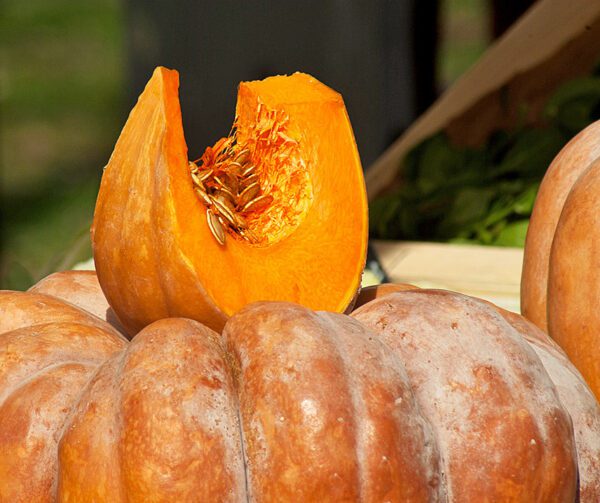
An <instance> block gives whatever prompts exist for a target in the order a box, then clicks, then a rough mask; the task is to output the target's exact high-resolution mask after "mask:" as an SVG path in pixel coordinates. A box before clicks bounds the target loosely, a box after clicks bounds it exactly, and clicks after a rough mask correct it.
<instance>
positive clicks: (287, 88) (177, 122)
mask: <svg viewBox="0 0 600 503" xmlns="http://www.w3.org/2000/svg"><path fill="white" fill-rule="evenodd" d="M265 113H266V114H267V115H268V114H272V115H273V116H277V117H279V116H281V117H284V118H285V120H284V119H281V120H282V121H283V122H282V123H281V124H283V125H282V126H281V127H282V128H283V132H281V131H280V132H281V134H282V135H283V136H282V138H286V140H285V141H288V140H289V141H291V142H295V144H296V145H297V148H296V150H295V154H294V155H295V157H294V158H293V159H294V161H293V162H294V163H295V164H294V166H296V165H298V166H300V168H298V171H295V172H293V173H292V172H290V171H289V170H290V169H291V168H289V166H291V164H290V163H292V161H291V160H290V159H292V157H285V156H284V158H283V160H281V161H276V162H275V161H273V162H271V161H267V160H265V159H267V157H268V158H269V159H271V158H276V157H277V155H276V154H277V150H276V149H275V147H273V148H274V150H273V151H272V152H271V154H272V155H271V154H269V155H271V156H270V157H269V156H267V155H266V154H265V155H263V156H262V157H260V158H257V159H255V160H254V161H255V162H256V165H257V166H258V167H259V168H260V166H263V168H260V169H262V171H260V173H261V175H260V177H262V178H264V183H263V182H261V183H263V184H264V185H265V186H266V185H269V184H270V185H269V187H271V188H270V189H269V190H271V192H270V193H269V194H272V195H273V197H275V198H278V199H277V200H278V201H279V203H278V204H279V206H278V207H277V208H279V209H280V210H281V212H282V215H283V216H282V218H284V219H288V217H289V219H290V221H293V223H292V224H290V225H289V226H287V223H286V224H285V225H283V226H282V227H281V228H278V229H279V231H281V232H280V234H272V233H270V232H271V231H268V232H267V230H265V232H264V236H263V237H264V239H265V240H266V241H264V242H261V243H260V244H259V245H251V244H248V243H247V242H245V241H243V240H241V239H235V238H233V237H232V236H227V240H226V242H225V245H224V246H222V245H220V244H219V243H218V242H217V241H216V240H215V238H214V237H213V236H212V235H211V232H210V230H209V226H208V224H207V213H206V211H207V210H206V207H205V206H204V204H203V203H201V202H200V199H199V198H198V196H197V195H196V193H195V192H194V187H193V182H192V177H191V174H190V171H189V169H188V157H187V146H186V143H185V139H184V135H183V127H182V122H181V110H180V106H179V98H178V74H177V72H175V71H173V70H167V69H165V68H157V69H156V70H155V72H154V74H153V76H152V78H151V79H150V81H149V82H148V84H147V86H146V89H145V90H144V92H143V93H142V95H141V96H140V98H139V100H138V103H137V105H136V106H135V107H134V109H133V110H132V112H131V114H130V116H129V119H128V120H127V123H126V124H125V127H124V129H123V131H122V133H121V135H120V137H119V140H118V142H117V144H116V147H115V150H114V152H113V154H112V156H111V159H110V161H109V163H108V165H107V167H106V169H105V172H104V174H103V177H102V183H101V187H100V192H99V195H98V199H97V204H96V210H95V214H94V223H93V228H92V242H93V250H94V259H95V263H96V270H97V274H98V278H99V281H100V284H101V285H102V289H103V291H104V293H105V295H106V298H107V299H108V301H109V303H110V305H111V306H113V308H114V309H115V312H116V314H117V316H118V318H119V320H120V321H121V322H122V324H123V326H124V327H125V328H126V330H127V331H128V332H129V333H130V334H134V333H136V332H137V331H139V330H140V329H141V328H143V327H144V326H146V325H148V324H149V323H151V322H153V321H155V320H158V319H162V318H167V317H177V316H181V317H186V318H191V319H195V320H198V321H201V322H202V323H204V324H206V325H208V326H210V327H211V328H213V329H215V330H217V331H220V330H221V329H222V328H223V326H224V324H225V321H226V320H227V318H228V317H229V316H230V315H231V314H233V313H234V312H236V311H237V310H239V309H240V308H241V307H242V306H244V305H246V304H248V303H251V302H253V301H259V300H284V301H293V302H297V303H300V304H302V305H306V306H308V307H310V308H313V309H323V310H329V311H337V312H343V311H344V310H345V309H346V307H347V306H348V304H349V303H350V301H351V300H352V298H353V297H354V295H355V293H356V291H357V290H358V288H359V285H360V279H361V273H362V269H363V267H364V264H365V259H366V248H367V233H368V229H367V226H368V218H367V198H366V190H365V184H364V179H363V175H362V169H361V165H360V158H359V156H358V151H357V148H356V144H355V141H354V136H353V133H352V128H351V125H350V121H349V119H348V115H347V113H346V109H345V107H344V103H343V100H342V98H341V96H340V95H339V94H338V93H336V92H334V91H332V90H331V89H329V88H328V87H326V86H324V85H323V84H321V83H320V82H318V81H317V80H316V79H314V78H312V77H310V76H309V75H306V74H301V73H296V74H294V75H291V76H288V77H285V76H278V77H271V78H268V79H265V80H264V81H257V82H243V83H241V84H240V87H239V92H238V104H237V108H236V117H237V118H236V122H235V124H236V135H237V136H236V137H237V141H238V143H239V144H240V145H256V144H257V143H259V140H260V138H259V132H257V128H259V126H260V124H261V122H260V121H261V120H263V119H264V117H263V115H264V114H265ZM261 114H263V115H261ZM265 120H266V119H265ZM252 148H253V149H254V150H253V152H258V150H257V147H256V148H255V147H252ZM251 150H252V149H251ZM257 155H258V154H257ZM261 155H262V154H261ZM286 163H287V164H286ZM296 167H297V166H296ZM257 169H258V168H257ZM298 173H300V174H298ZM278 177H279V178H278ZM273 204H275V203H273ZM295 208H302V211H301V214H297V215H296V214H295V213H294V214H293V212H294V211H296V210H295ZM265 211H266V210H265ZM278 211H279V210H278ZM259 217H260V218H262V214H261V215H259ZM260 218H258V220H260ZM258 220H257V221H258ZM287 221H288V220H285V222H287ZM269 222H271V223H272V222H275V220H269ZM277 222H279V221H277ZM277 222H275V223H277ZM261 225H262V224H261ZM265 226H268V223H267V224H265ZM261 229H262V227H259V230H261ZM265 229H267V227H265ZM279 231H277V232H279ZM273 232H275V231H273ZM281 233H283V234H281ZM286 233H287V234H286ZM324 271H327V275H328V281H327V282H325V283H323V285H322V288H318V289H315V288H314V287H313V285H314V281H315V278H317V277H319V276H321V275H322V274H323V273H324Z"/></svg>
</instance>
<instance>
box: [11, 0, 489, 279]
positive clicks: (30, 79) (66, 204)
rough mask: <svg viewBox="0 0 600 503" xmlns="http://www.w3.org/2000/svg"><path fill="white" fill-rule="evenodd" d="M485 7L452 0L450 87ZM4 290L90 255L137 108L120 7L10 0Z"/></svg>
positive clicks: (107, 0)
mask: <svg viewBox="0 0 600 503" xmlns="http://www.w3.org/2000/svg"><path fill="white" fill-rule="evenodd" d="M487 5H488V2H487V1H485V0H444V1H443V2H442V4H441V8H442V19H443V23H442V26H441V30H440V35H441V47H440V53H441V58H440V60H439V62H438V63H439V65H438V73H439V80H440V82H442V83H443V84H449V83H451V82H452V81H453V80H454V79H455V78H456V77H457V76H458V75H460V74H461V73H462V72H463V71H464V70H466V69H467V68H468V67H469V66H470V65H471V64H472V63H473V62H474V61H475V60H476V59H477V57H478V56H479V55H480V54H481V53H482V52H483V51H484V49H485V47H486V45H487V43H488V40H489V36H488V31H489V30H488V21H487V19H486V17H487V16H488V12H487ZM0 47H2V55H1V56H2V69H1V73H0V82H1V88H0V100H1V114H0V132H1V136H0V152H1V154H0V155H1V161H2V162H1V167H2V169H1V171H0V239H1V242H0V288H10V289H25V288H27V287H29V286H30V285H31V284H32V283H34V282H35V281H37V280H38V279H40V278H42V277H43V276H45V275H47V274H48V273H50V272H52V271H55V270H60V269H65V268H69V267H71V266H73V265H74V264H75V263H76V262H78V261H81V260H85V259H87V258H89V257H90V256H91V249H90V243H89V227H90V224H91V221H92V216H93V208H94V202H95V198H96V193H97V190H98V186H99V181H100V176H101V173H102V167H103V166H104V165H105V164H106V162H107V160H108V158H109V156H110V153H111V151H112V148H113V146H114V143H115V141H116V139H117V137H118V134H119V131H120V130H121V127H122V126H123V124H124V121H125V119H126V116H127V113H128V111H129V108H130V107H131V103H129V102H128V100H129V96H130V90H129V89H128V78H127V64H126V63H127V61H126V37H125V15H124V9H123V5H122V3H121V2H120V1H119V0H84V1H82V0H52V1H48V0H27V1H25V2H24V1H22V0H4V2H3V9H2V15H1V16H0Z"/></svg>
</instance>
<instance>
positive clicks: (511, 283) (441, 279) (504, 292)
mask: <svg viewBox="0 0 600 503" xmlns="http://www.w3.org/2000/svg"><path fill="white" fill-rule="evenodd" d="M372 245H373V248H374V249H375V252H376V253H377V256H378V258H379V261H380V263H381V265H382V267H383V269H384V270H385V272H386V273H387V274H388V276H389V277H390V280H391V281H392V282H395V283H411V284H414V285H417V286H420V287H423V288H441V289H445V290H453V291H456V292H461V293H465V294H467V295H473V296H475V297H481V298H484V299H487V300H490V301H491V302H494V303H495V304H498V305H500V306H501V307H504V308H505V309H509V310H511V311H516V312H519V295H520V292H519V289H520V283H521V267H522V264H523V250H522V249H521V248H505V247H495V246H476V245H454V244H444V243H420V242H404V241H373V242H372Z"/></svg>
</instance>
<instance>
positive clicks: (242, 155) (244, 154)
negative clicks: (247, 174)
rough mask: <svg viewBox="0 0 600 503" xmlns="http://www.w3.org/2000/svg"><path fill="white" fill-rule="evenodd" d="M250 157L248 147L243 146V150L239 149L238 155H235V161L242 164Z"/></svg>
mask: <svg viewBox="0 0 600 503" xmlns="http://www.w3.org/2000/svg"><path fill="white" fill-rule="evenodd" d="M249 159H250V149H249V148H245V149H243V150H241V151H240V152H239V153H238V155H236V156H235V160H234V161H235V162H236V163H239V164H240V165H242V164H246V163H247V162H248V160H249Z"/></svg>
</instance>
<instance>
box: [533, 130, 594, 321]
mask: <svg viewBox="0 0 600 503" xmlns="http://www.w3.org/2000/svg"><path fill="white" fill-rule="evenodd" d="M598 157H600V121H597V122H595V123H593V124H591V125H590V126H588V127H587V128H585V129H584V130H583V131H581V132H580V133H579V134H578V135H577V136H575V137H574V138H573V139H572V140H571V141H570V142H569V143H567V145H565V147H564V148H563V149H562V150H561V151H560V152H559V154H558V155H557V156H556V158H555V159H554V160H553V161H552V164H550V167H549V168H548V171H547V172H546V175H545V176H544V179H543V180H542V183H541V185H540V189H539V191H538V194H537V197H536V200H535V205H534V208H533V212H532V214H531V219H530V222H529V227H528V229H527V238H526V240H525V255H524V258H523V272H522V277H521V312H522V313H523V316H525V317H527V318H528V319H530V320H531V321H532V322H533V323H535V324H536V325H537V326H538V327H540V328H541V329H542V330H545V331H546V332H547V331H548V321H547V320H548V313H547V290H548V270H549V264H550V248H551V246H552V240H553V239H554V233H555V232H556V226H557V225H558V220H559V218H560V213H561V211H562V209H563V206H564V204H565V200H566V199H567V196H568V194H569V191H570V190H571V187H572V186H573V184H574V183H575V182H576V181H577V179H578V178H579V176H580V175H581V174H582V173H583V172H584V171H585V170H586V169H587V168H588V167H589V165H590V163H591V162H592V161H594V160H595V159H596V158H598Z"/></svg>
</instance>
